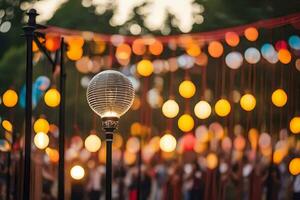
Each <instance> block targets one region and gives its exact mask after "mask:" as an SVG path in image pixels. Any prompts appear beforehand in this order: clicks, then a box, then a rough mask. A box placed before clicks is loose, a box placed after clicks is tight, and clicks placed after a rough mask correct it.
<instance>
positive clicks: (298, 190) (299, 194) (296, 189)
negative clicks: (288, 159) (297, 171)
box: [293, 175, 300, 200]
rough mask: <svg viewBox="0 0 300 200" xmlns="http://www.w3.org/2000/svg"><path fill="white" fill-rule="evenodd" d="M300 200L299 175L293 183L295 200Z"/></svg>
mask: <svg viewBox="0 0 300 200" xmlns="http://www.w3.org/2000/svg"><path fill="white" fill-rule="evenodd" d="M299 199H300V175H297V176H296V177H295V179H294V182H293V200H299Z"/></svg>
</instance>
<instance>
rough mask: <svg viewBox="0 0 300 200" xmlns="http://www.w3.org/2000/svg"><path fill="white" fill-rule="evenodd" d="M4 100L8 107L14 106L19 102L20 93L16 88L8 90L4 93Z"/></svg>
mask: <svg viewBox="0 0 300 200" xmlns="http://www.w3.org/2000/svg"><path fill="white" fill-rule="evenodd" d="M2 102H3V104H4V106H6V107H9V108H11V107H14V106H15V105H16V104H17V103H18V94H17V93H16V91H14V90H6V91H5V92H4V94H3V95H2Z"/></svg>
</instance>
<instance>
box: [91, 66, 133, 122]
mask: <svg viewBox="0 0 300 200" xmlns="http://www.w3.org/2000/svg"><path fill="white" fill-rule="evenodd" d="M133 99H134V89H133V86H132V83H131V82H130V80H129V79H128V78H127V77H126V76H125V75H123V74H122V73H120V72H118V71H114V70H106V71H103V72H100V73H99V74H97V75H96V76H94V78H93V79H92V80H91V81H90V83H89V86H88V88H87V101H88V103H89V106H90V107H91V109H92V110H93V111H94V112H95V113H97V114H98V115H99V116H100V117H102V118H103V117H117V118H119V117H121V116H122V115H123V114H125V113H126V112H127V111H128V110H129V108H130V107H131V105H132V103H133Z"/></svg>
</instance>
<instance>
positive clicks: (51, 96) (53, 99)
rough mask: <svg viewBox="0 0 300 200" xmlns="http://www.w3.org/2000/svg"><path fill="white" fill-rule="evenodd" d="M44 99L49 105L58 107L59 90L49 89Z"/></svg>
mask: <svg viewBox="0 0 300 200" xmlns="http://www.w3.org/2000/svg"><path fill="white" fill-rule="evenodd" d="M44 101H45V103H46V105H47V106H49V107H56V106H58V105H59V103H60V93H59V91H57V89H55V88H51V89H49V90H48V91H47V92H46V94H45V96H44Z"/></svg>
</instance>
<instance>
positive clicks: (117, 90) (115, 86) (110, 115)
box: [87, 70, 134, 200]
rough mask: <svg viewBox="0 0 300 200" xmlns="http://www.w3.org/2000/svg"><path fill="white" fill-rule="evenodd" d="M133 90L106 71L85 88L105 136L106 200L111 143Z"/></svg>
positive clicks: (114, 73) (115, 73)
mask: <svg viewBox="0 0 300 200" xmlns="http://www.w3.org/2000/svg"><path fill="white" fill-rule="evenodd" d="M133 99H134V88H133V85H132V83H131V82H130V80H129V79H128V78H127V77H126V76H124V75H123V74H122V73H120V72H118V71H114V70H106V71H103V72H100V73H98V74H97V75H96V76H94V78H93V79H92V80H91V81H90V83H89V86H88V88H87V101H88V104H89V106H90V107H91V109H92V110H93V111H94V112H95V113H96V114H97V115H99V116H100V117H101V119H102V128H103V130H104V131H105V135H106V199H108V200H110V199H111V181H112V141H113V132H114V130H115V129H116V128H117V126H118V121H119V118H120V117H121V116H122V115H124V114H125V113H126V112H127V111H128V110H129V108H130V107H131V105H132V103H133Z"/></svg>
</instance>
